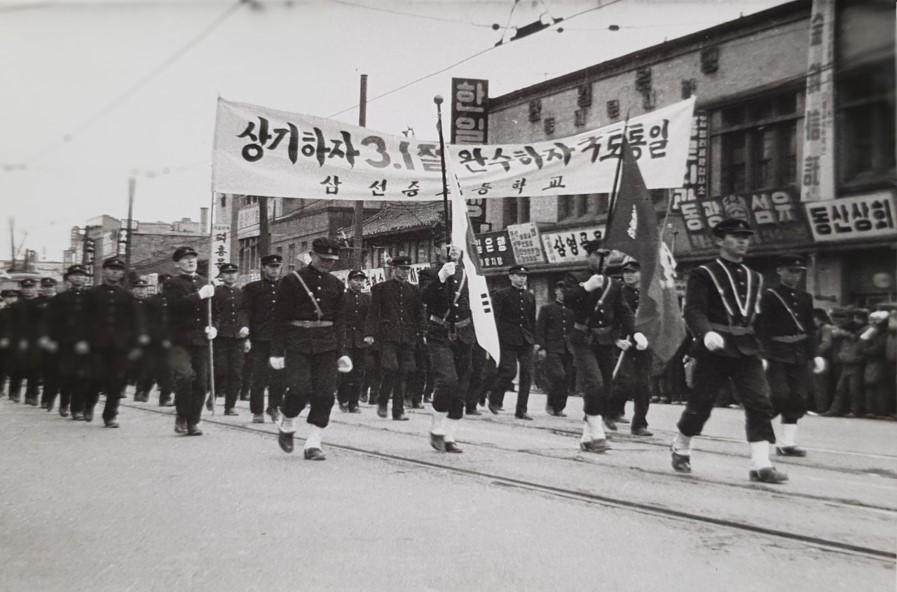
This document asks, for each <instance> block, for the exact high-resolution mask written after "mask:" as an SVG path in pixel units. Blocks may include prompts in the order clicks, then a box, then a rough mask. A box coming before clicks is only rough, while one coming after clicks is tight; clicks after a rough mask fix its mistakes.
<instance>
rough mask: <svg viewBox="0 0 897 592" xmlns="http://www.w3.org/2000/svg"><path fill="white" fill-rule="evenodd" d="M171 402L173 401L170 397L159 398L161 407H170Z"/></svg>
mask: <svg viewBox="0 0 897 592" xmlns="http://www.w3.org/2000/svg"><path fill="white" fill-rule="evenodd" d="M169 402H171V399H168V398H165V399H162V398H160V399H159V407H168V404H169Z"/></svg>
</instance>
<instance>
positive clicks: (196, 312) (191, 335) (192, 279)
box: [163, 273, 209, 346]
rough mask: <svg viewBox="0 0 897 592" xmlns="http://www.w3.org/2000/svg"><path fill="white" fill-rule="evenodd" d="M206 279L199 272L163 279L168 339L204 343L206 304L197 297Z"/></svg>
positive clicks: (185, 343)
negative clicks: (168, 324) (169, 332)
mask: <svg viewBox="0 0 897 592" xmlns="http://www.w3.org/2000/svg"><path fill="white" fill-rule="evenodd" d="M207 283H208V281H207V280H206V278H204V277H202V276H201V275H198V274H197V275H190V274H186V273H182V274H180V275H177V276H175V277H173V278H170V279H169V280H168V281H166V282H165V286H164V288H163V290H164V291H165V297H166V298H167V300H168V305H169V307H170V308H169V310H170V311H171V313H170V314H171V316H170V317H169V320H170V322H171V326H170V327H171V341H172V343H174V344H177V345H193V346H196V345H205V344H206V343H207V339H206V334H205V328H206V327H207V326H208V315H209V312H208V310H209V309H208V306H209V304H208V303H207V302H205V301H204V300H202V299H201V298H200V297H199V289H200V288H202V287H203V286H204V285H206V284H207Z"/></svg>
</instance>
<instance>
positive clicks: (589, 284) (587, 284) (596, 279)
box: [579, 273, 604, 292]
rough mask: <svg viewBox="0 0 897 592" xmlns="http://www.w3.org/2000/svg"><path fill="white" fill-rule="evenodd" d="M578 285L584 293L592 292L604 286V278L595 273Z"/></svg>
mask: <svg viewBox="0 0 897 592" xmlns="http://www.w3.org/2000/svg"><path fill="white" fill-rule="evenodd" d="M579 285H580V286H582V287H583V289H584V290H585V291H586V292H594V291H595V290H597V289H598V288H600V287H601V286H603V285H604V276H603V275H601V274H600V273H596V274H595V275H593V276H592V277H590V278H589V279H587V280H586V281H584V282H583V283H581V284H579Z"/></svg>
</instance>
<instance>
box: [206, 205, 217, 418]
mask: <svg viewBox="0 0 897 592" xmlns="http://www.w3.org/2000/svg"><path fill="white" fill-rule="evenodd" d="M214 221H215V190H214V189H213V190H212V204H211V208H209V271H208V273H209V277H208V280H209V285H212V286H214V283H213V282H212V260H213V257H212V245H214V244H215V232H214V228H215V225H214ZM206 302H208V305H207V307H206V315H207V323H208V325H207V328H209V329H211V328H212V327H213V324H212V299H211V298H208V299H206ZM206 341H208V342H209V398H208V400H207V401H206V407H207V408H208V409H209V411H211V412H212V415H215V348H214V346H213V345H212V340H211V339H206Z"/></svg>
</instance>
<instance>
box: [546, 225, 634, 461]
mask: <svg viewBox="0 0 897 592" xmlns="http://www.w3.org/2000/svg"><path fill="white" fill-rule="evenodd" d="M582 246H583V249H585V251H586V253H588V264H589V270H588V271H587V272H586V273H585V274H581V275H574V274H570V275H569V276H568V277H567V279H566V280H565V286H566V288H565V290H564V306H566V307H567V308H571V309H573V313H574V314H573V321H574V322H573V331H572V333H571V334H570V345H571V346H572V347H573V364H574V366H575V367H576V374H577V376H578V377H579V379H580V380H581V381H582V385H583V399H584V400H583V411H584V412H585V419H584V422H583V429H582V437H581V438H580V440H579V446H580V448H581V449H582V450H584V451H586V452H598V453H603V452H605V451H606V450H609V449H610V446H608V444H607V436H606V434H605V432H604V427H605V425H606V426H607V427H608V428H609V429H613V430H615V429H616V426H615V425H614V424H613V423H612V422H609V418H607V417H606V415H607V413H608V409H607V405H608V400H609V398H610V396H611V395H612V381H613V371H614V358H615V348H616V346H618V345H620V342H621V341H627V342H628V341H629V339H630V338H631V339H632V340H634V341H635V342H636V343H637V344H639V346H640V347H647V340H646V339H645V336H644V335H642V334H641V333H638V332H636V331H635V323H634V321H635V318H634V316H633V314H632V309H631V308H629V304H627V302H626V299H625V298H624V297H623V289H622V285H621V283H620V282H619V281H618V280H614V279H611V278H610V277H608V276H606V275H604V274H603V273H602V271H603V270H602V267H603V264H604V258H605V257H606V256H607V254H608V251H607V249H604V248H602V246H601V241H600V240H592V241H588V242H586V243H584V244H583V245H582Z"/></svg>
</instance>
